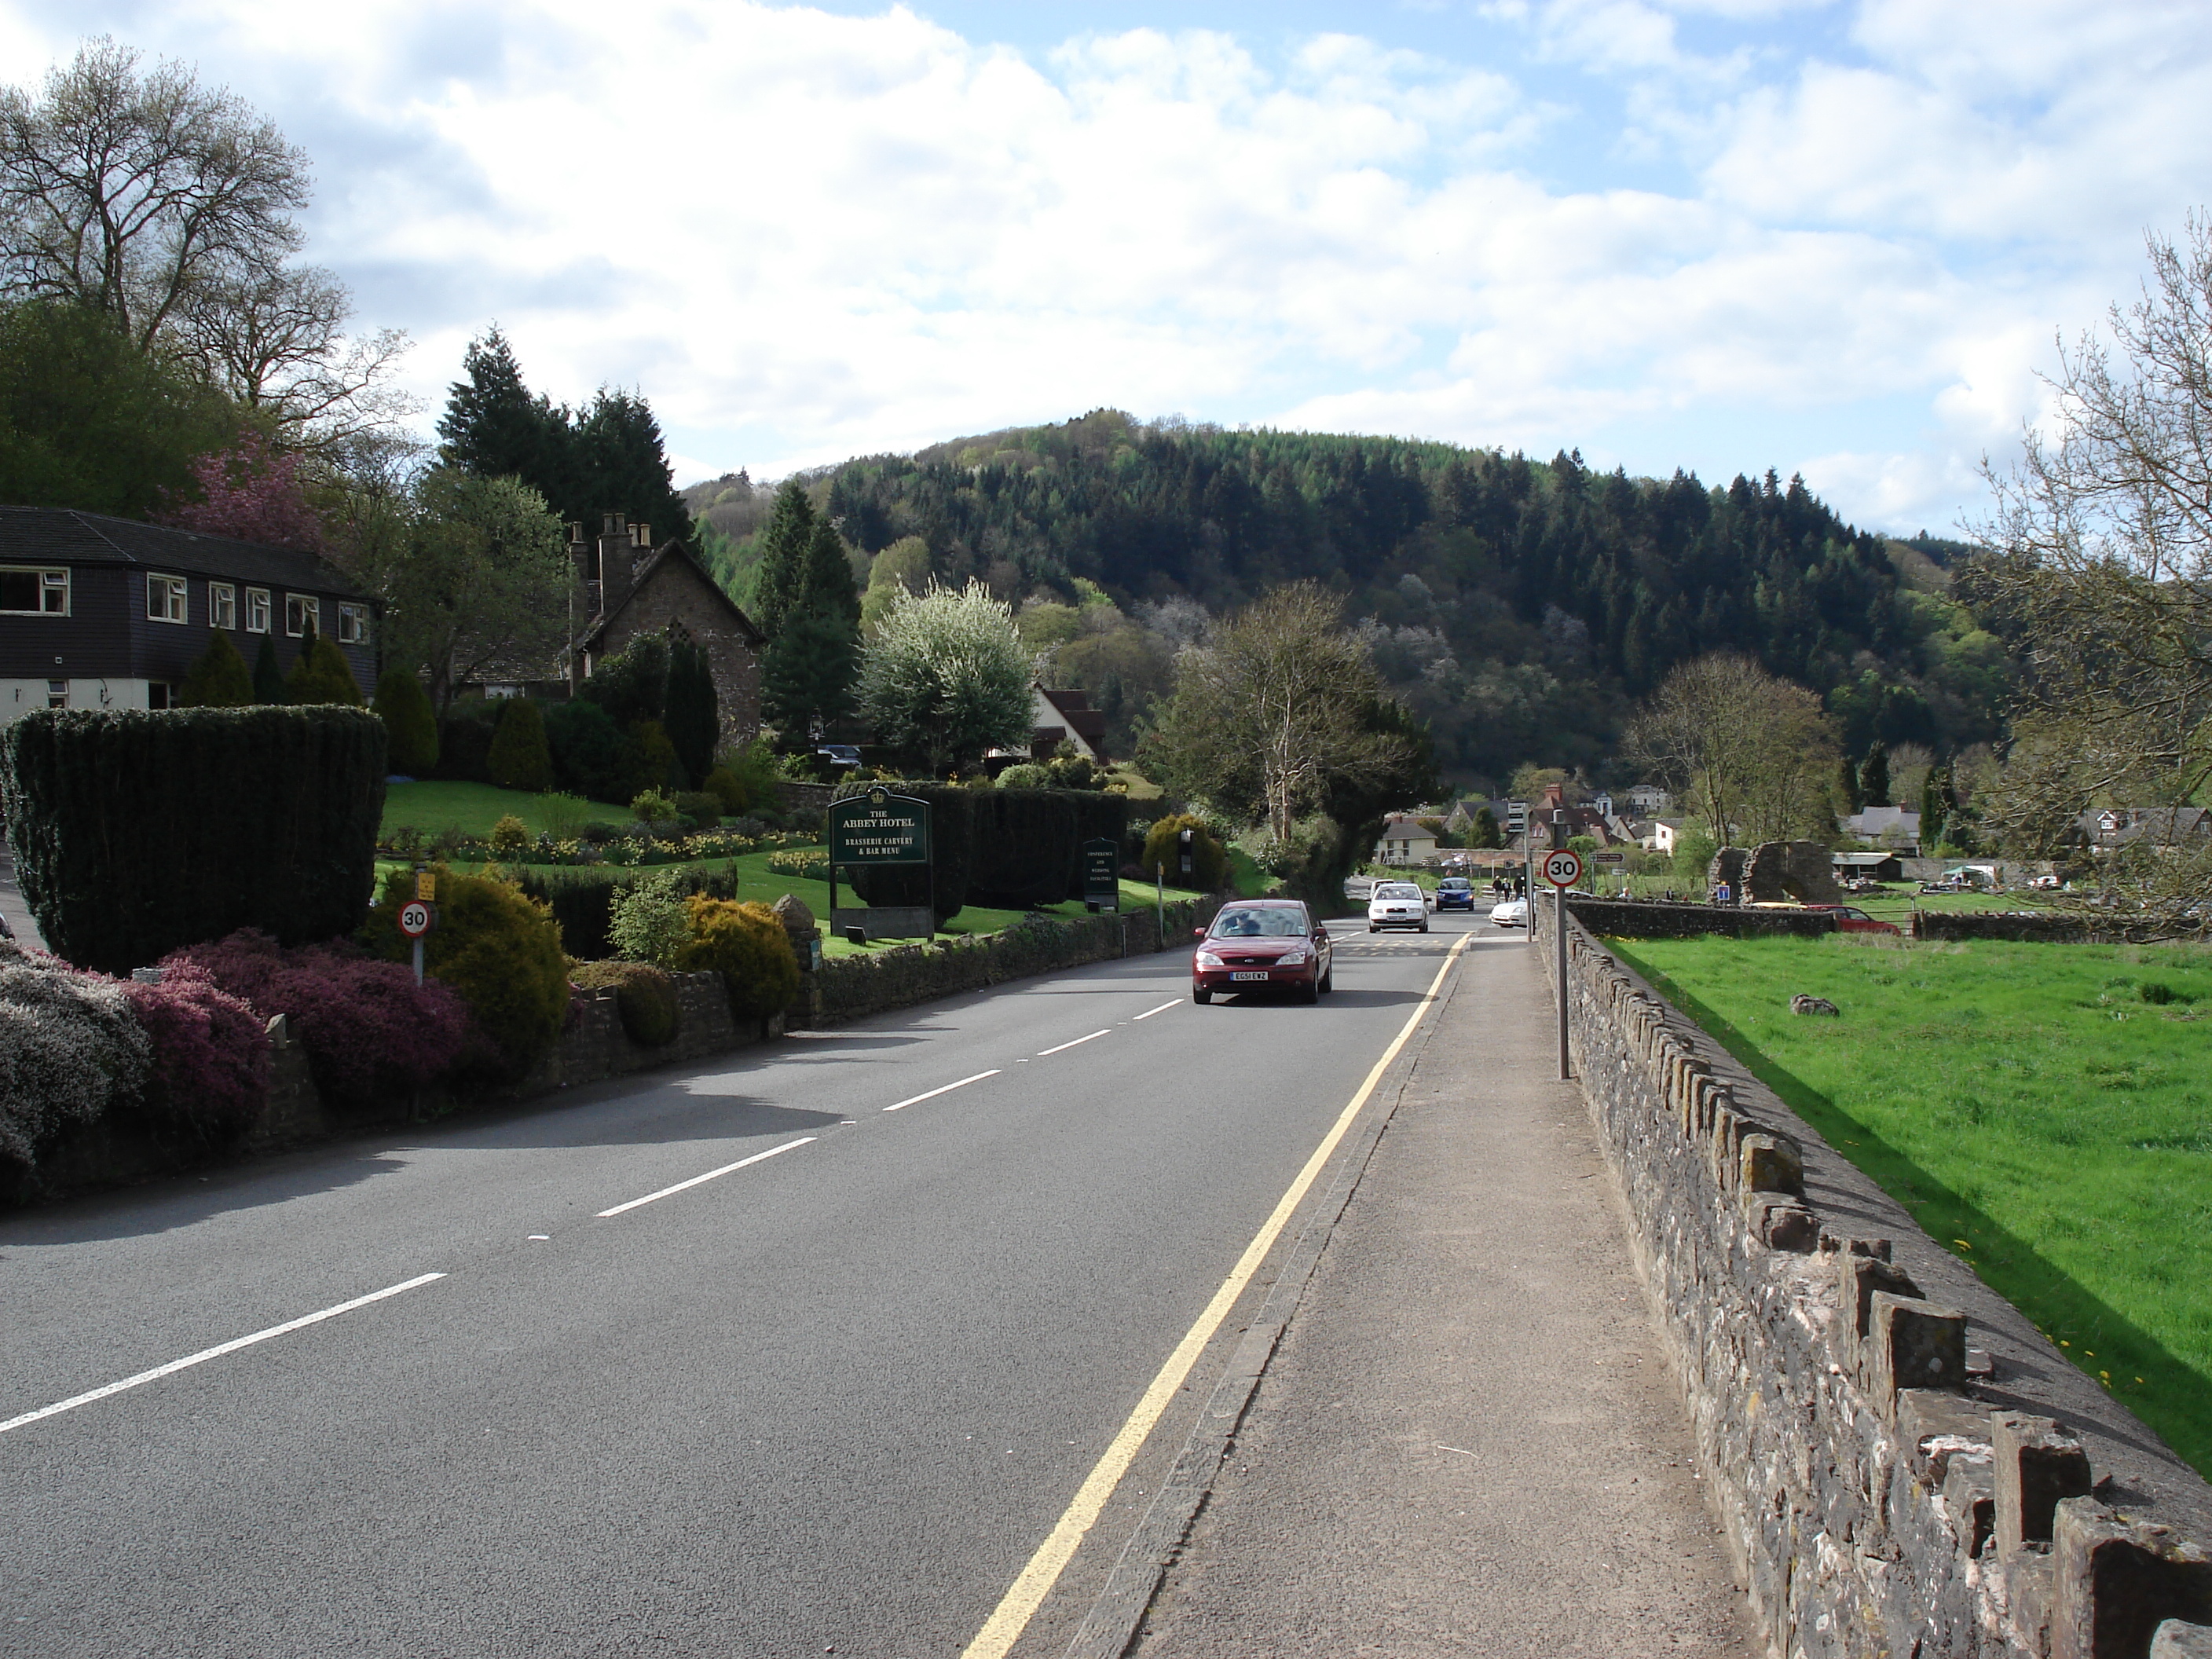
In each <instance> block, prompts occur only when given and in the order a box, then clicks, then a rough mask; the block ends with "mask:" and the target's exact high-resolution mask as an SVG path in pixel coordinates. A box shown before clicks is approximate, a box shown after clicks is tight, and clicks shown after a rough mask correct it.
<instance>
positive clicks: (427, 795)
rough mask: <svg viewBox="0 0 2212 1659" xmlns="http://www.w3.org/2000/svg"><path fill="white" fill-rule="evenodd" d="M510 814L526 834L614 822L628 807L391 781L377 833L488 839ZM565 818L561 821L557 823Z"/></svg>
mask: <svg viewBox="0 0 2212 1659" xmlns="http://www.w3.org/2000/svg"><path fill="white" fill-rule="evenodd" d="M510 813H512V814H513V816H514V817H518V818H520V819H521V820H522V821H523V823H526V825H528V826H529V828H530V831H531V833H532V835H537V834H539V833H541V832H543V831H545V830H549V829H568V830H569V831H571V832H572V833H573V831H574V827H575V826H576V825H577V824H579V823H588V822H590V821H592V820H593V819H597V820H599V822H601V823H622V822H623V821H625V820H626V819H628V818H629V809H628V808H626V807H621V806H609V805H605V803H603V802H600V801H591V800H586V799H583V798H582V797H580V796H578V795H554V794H547V795H533V794H532V793H529V792H528V791H527V790H523V789H495V788H493V787H492V786H491V785H489V784H488V783H394V784H387V785H386V787H385V791H384V822H383V824H382V826H381V828H380V829H379V830H378V831H377V834H378V836H379V837H380V838H382V837H388V836H390V835H391V834H392V831H393V830H395V829H399V828H400V827H401V826H402V825H410V826H412V827H413V828H415V829H419V830H421V831H422V833H423V834H424V835H425V836H435V835H436V834H437V833H438V832H439V831H440V830H441V829H458V830H459V831H460V832H461V833H462V834H463V835H465V836H489V834H491V829H492V825H494V824H495V823H498V822H499V821H500V820H501V818H503V817H507V815H508V814H510ZM564 819H565V822H562V820H564Z"/></svg>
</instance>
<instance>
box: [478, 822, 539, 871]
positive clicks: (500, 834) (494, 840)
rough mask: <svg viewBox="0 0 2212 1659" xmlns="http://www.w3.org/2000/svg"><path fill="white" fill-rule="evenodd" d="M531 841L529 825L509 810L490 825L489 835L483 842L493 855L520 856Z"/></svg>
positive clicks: (511, 857) (500, 856)
mask: <svg viewBox="0 0 2212 1659" xmlns="http://www.w3.org/2000/svg"><path fill="white" fill-rule="evenodd" d="M531 841H532V836H531V834H530V826H529V825H528V824H526V823H524V822H523V821H522V820H521V819H520V818H519V817H515V816H514V814H513V813H512V812H509V813H507V815H506V816H505V817H502V818H501V819H500V821H499V822H498V823H495V824H494V825H492V827H491V836H490V839H489V840H488V841H487V842H485V843H484V844H485V846H487V847H489V848H490V849H491V851H492V854H493V855H494V856H495V857H497V858H502V859H513V858H520V856H521V855H522V853H523V849H524V848H527V847H528V846H529V845H530V843H531Z"/></svg>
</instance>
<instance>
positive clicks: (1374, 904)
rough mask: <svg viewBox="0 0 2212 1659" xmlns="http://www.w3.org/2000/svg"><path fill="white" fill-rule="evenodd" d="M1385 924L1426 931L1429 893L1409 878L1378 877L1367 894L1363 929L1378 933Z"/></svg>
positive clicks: (1427, 926) (1427, 927)
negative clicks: (1399, 879)
mask: <svg viewBox="0 0 2212 1659" xmlns="http://www.w3.org/2000/svg"><path fill="white" fill-rule="evenodd" d="M1385 927H1412V928H1414V929H1417V930H1418V931H1419V932H1421V933H1427V932H1428V931H1429V896H1428V895H1427V894H1426V893H1424V892H1423V891H1422V890H1421V888H1420V884H1419V883H1418V882H1411V881H1378V882H1376V884H1375V887H1374V890H1373V891H1371V892H1370V893H1369V894H1368V896H1367V931H1368V932H1369V933H1381V932H1382V931H1383V929H1384V928H1385Z"/></svg>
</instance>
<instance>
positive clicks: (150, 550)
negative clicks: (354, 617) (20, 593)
mask: <svg viewBox="0 0 2212 1659" xmlns="http://www.w3.org/2000/svg"><path fill="white" fill-rule="evenodd" d="M0 562H6V563H9V564H14V563H19V562H20V563H27V564H35V563H42V562H53V563H57V564H75V565H84V564H116V565H133V566H138V567H142V568H147V569H151V570H176V571H182V572H184V573H185V574H188V575H194V576H214V577H216V578H218V579H221V580H237V581H243V582H255V583H266V584H267V585H268V586H271V587H289V588H292V589H294V590H295V591H299V592H310V591H312V592H319V593H343V594H344V595H346V596H347V597H348V598H360V599H369V598H371V597H372V596H371V595H370V594H368V593H367V592H363V591H362V588H361V587H360V586H358V585H357V584H356V582H354V581H353V580H352V579H351V578H349V577H348V576H346V575H343V574H341V573H340V572H339V571H338V569H337V568H336V567H335V566H333V565H331V563H329V562H327V561H325V560H324V559H322V558H320V557H319V556H317V555H315V554H313V553H309V552H307V551H305V550H302V549H300V548H295V547H270V546H269V545H267V544H265V543H262V542H242V541H240V540H238V539H237V538H235V537H232V536H210V535H204V534H203V533H202V532H199V531H197V530H178V529H174V528H173V527H171V526H168V525H160V524H141V523H139V522H138V520H136V519H115V518H110V517H109V516H108V515H107V514H106V513H80V512H78V511H76V509H75V508H74V507H0Z"/></svg>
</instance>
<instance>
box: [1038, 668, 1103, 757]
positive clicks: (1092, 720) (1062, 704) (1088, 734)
mask: <svg viewBox="0 0 2212 1659" xmlns="http://www.w3.org/2000/svg"><path fill="white" fill-rule="evenodd" d="M1030 686H1031V687H1032V688H1033V689H1034V690H1036V691H1037V692H1038V693H1039V694H1040V695H1041V696H1042V697H1043V698H1044V700H1045V701H1046V702H1048V703H1050V704H1051V705H1052V706H1053V707H1054V708H1056V709H1058V710H1059V711H1060V719H1062V720H1066V722H1067V726H1068V729H1069V730H1070V731H1072V732H1079V733H1080V734H1081V735H1082V736H1084V737H1085V738H1089V739H1090V740H1091V743H1092V744H1097V742H1098V741H1099V740H1100V739H1101V738H1103V737H1104V736H1105V735H1106V715H1105V713H1104V711H1103V710H1102V709H1097V708H1092V707H1091V694H1090V693H1089V692H1087V691H1073V690H1070V691H1055V690H1053V689H1052V688H1051V687H1050V686H1048V685H1047V684H1045V683H1044V682H1043V681H1042V680H1032V681H1030Z"/></svg>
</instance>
